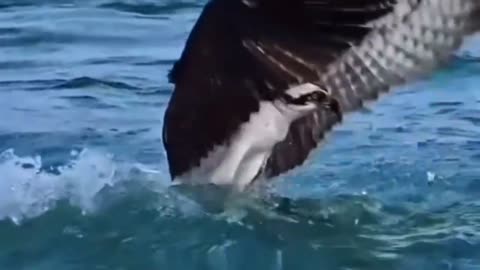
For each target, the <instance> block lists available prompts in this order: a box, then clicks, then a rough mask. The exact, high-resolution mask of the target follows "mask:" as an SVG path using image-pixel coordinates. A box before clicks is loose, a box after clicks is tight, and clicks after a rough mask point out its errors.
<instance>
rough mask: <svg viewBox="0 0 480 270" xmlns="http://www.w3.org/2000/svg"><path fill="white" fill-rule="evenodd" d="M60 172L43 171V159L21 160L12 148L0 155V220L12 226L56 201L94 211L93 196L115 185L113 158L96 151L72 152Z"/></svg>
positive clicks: (39, 212) (52, 205) (36, 214)
mask: <svg viewBox="0 0 480 270" xmlns="http://www.w3.org/2000/svg"><path fill="white" fill-rule="evenodd" d="M71 155H72V160H71V161H70V162H69V163H68V164H67V165H65V166H63V167H59V168H58V172H59V173H50V172H46V171H44V170H42V158H41V157H40V156H34V157H28V156H27V157H20V156H17V155H16V154H15V151H14V150H13V149H9V150H6V151H4V152H3V153H1V154H0V175H2V176H1V178H0V220H4V219H10V220H12V221H13V222H15V223H17V224H18V223H19V222H21V221H22V220H23V219H25V218H32V217H36V216H39V215H41V214H43V213H45V212H47V211H48V210H50V209H51V208H52V207H54V206H55V203H56V202H58V201H59V200H68V201H69V202H70V203H71V204H72V205H75V206H78V207H80V208H81V209H82V210H83V211H89V210H92V209H93V208H94V198H95V196H96V195H97V194H98V193H99V192H100V191H101V190H102V189H103V188H104V187H106V186H112V185H114V184H115V182H116V181H117V180H119V178H118V177H116V172H117V171H118V168H117V164H116V163H115V162H114V161H113V159H112V156H111V155H108V154H104V153H101V152H99V151H95V150H89V149H86V150H83V151H81V152H72V153H71Z"/></svg>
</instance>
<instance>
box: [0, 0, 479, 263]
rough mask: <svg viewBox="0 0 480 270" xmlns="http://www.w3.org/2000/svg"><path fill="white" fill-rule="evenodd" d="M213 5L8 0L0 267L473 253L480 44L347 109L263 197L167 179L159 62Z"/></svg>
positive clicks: (173, 53) (451, 258)
mask: <svg viewBox="0 0 480 270" xmlns="http://www.w3.org/2000/svg"><path fill="white" fill-rule="evenodd" d="M204 3H205V1H193V0H182V1H181V0H177V1H173V0H172V1H170V0H157V1H146V0H145V1H143V0H130V1H127V0H125V1H113V0H81V1H80V0H78V1H73V0H70V1H69V0H36V1H33V0H28V1H27V0H11V1H8V0H0V21H1V24H0V115H1V116H2V118H1V121H0V153H1V154H0V269H1V270H3V269H5V270H16V269H22V270H27V269H28V270H30V269H32V270H44V269H68V270H70V269H72V270H73V269H75V270H76V269H89V270H90V269H116V270H120V269H122V270H126V269H135V270H140V269H141V270H150V269H168V270H175V269H182V270H184V269H242V270H244V269H262V270H267V269H315V270H318V269H345V270H346V269H379V270H384V269H420V270H428V269H432V270H442V269H465V270H467V269H468V270H471V269H480V199H479V198H480V167H479V166H478V165H479V164H480V62H478V61H476V60H475V59H474V58H473V59H472V58H465V57H464V58H462V59H459V60H458V61H456V62H455V63H454V64H453V65H452V66H450V67H448V68H447V69H445V70H442V71H441V72H439V73H437V74H435V75H434V76H433V77H432V78H428V79H426V80H424V81H420V82H418V83H415V84H412V85H408V86H405V87H402V89H399V90H400V91H396V92H395V93H393V94H392V95H389V96H388V97H385V98H382V99H381V100H380V101H379V102H378V103H375V104H374V105H373V106H371V107H370V109H369V110H365V111H362V112H358V113H355V114H352V115H350V116H349V117H347V118H346V120H345V122H344V123H343V125H341V126H338V127H337V128H336V129H335V131H334V132H332V133H331V134H330V136H329V137H328V140H327V141H326V143H325V144H324V145H323V146H322V148H321V149H319V151H317V152H316V153H315V154H314V155H313V156H312V159H311V160H310V161H309V162H308V163H307V164H306V165H305V166H304V167H302V168H300V169H297V170H295V171H293V172H291V173H289V174H287V175H285V176H283V177H281V178H280V179H278V181H274V182H273V183H272V184H271V185H269V186H267V187H265V188H266V191H265V190H264V192H265V193H267V194H273V195H274V196H273V199H271V200H270V199H264V200H262V197H260V198H258V197H254V198H244V200H243V201H244V202H247V205H249V204H248V202H250V203H251V204H253V205H254V206H257V207H256V208H255V207H253V206H252V207H247V206H245V205H243V206H236V207H235V206H232V207H228V208H227V210H226V211H221V210H219V211H217V210H218V209H214V208H215V205H214V204H213V205H212V204H208V203H207V204H204V203H196V201H195V200H193V199H191V197H189V196H187V195H185V194H196V193H180V192H179V191H178V190H172V189H171V188H169V187H168V184H169V180H168V174H167V166H166V160H165V152H164V150H163V147H162V143H161V126H162V117H163V113H164V109H165V105H166V103H167V101H168V99H169V96H170V93H171V89H172V87H171V85H169V84H168V82H167V79H166V75H167V72H168V70H169V69H170V67H171V65H172V63H173V62H174V61H175V59H177V58H178V57H179V54H180V52H181V50H182V47H183V43H184V41H185V39H186V37H187V35H188V32H189V30H190V28H191V27H192V25H193V23H194V22H195V20H196V18H197V16H198V15H199V12H200V10H201V7H202V6H203V4H204ZM465 52H468V53H470V54H471V56H473V57H475V56H480V42H478V41H475V40H473V41H471V42H470V43H469V44H468V46H466V47H465V48H463V49H462V51H460V52H459V55H464V53H465ZM192 136H195V134H192ZM198 192H201V191H198ZM207 192H209V194H214V195H215V194H216V193H215V192H213V191H211V190H210V191H209V190H207ZM205 194H206V193H204V195H205ZM264 195H265V194H264ZM276 195H282V196H287V197H290V198H292V199H294V203H293V208H292V213H279V212H278V211H273V210H271V207H272V205H274V202H275V200H274V198H275V196H276ZM212 196H213V195H212ZM203 198H205V197H203ZM268 198H269V197H268ZM212 200H213V199H212ZM215 202H216V201H214V203H215ZM217 202H221V199H219V200H218V201H217Z"/></svg>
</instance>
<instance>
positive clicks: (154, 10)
mask: <svg viewBox="0 0 480 270" xmlns="http://www.w3.org/2000/svg"><path fill="white" fill-rule="evenodd" d="M202 6H203V5H202V4H201V3H199V2H198V1H189V2H182V1H168V4H164V5H158V4H154V3H126V2H119V1H116V2H110V3H104V4H101V5H99V6H98V7H100V8H108V9H114V10H118V11H122V12H128V13H135V14H141V15H159V14H171V13H173V12H179V11H181V10H182V9H190V8H199V7H202Z"/></svg>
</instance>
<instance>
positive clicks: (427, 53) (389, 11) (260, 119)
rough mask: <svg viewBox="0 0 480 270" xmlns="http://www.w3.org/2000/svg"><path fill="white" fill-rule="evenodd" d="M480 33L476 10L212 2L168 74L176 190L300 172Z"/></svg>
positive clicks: (168, 129)
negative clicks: (351, 124)
mask: <svg viewBox="0 0 480 270" xmlns="http://www.w3.org/2000/svg"><path fill="white" fill-rule="evenodd" d="M479 28H480V1H478V0H210V1H208V2H206V4H205V5H204V6H203V9H202V11H201V12H200V15H199V17H198V18H197V20H196V22H195V23H194V25H193V26H192V29H191V31H190V32H189V35H188V37H187V38H186V40H185V45H184V47H183V51H182V52H181V54H180V56H179V58H178V59H177V61H175V62H174V63H173V64H172V68H171V69H170V71H169V74H168V79H169V82H170V83H171V84H173V85H174V87H173V90H172V93H171V96H170V99H169V101H168V104H167V107H166V110H165V114H164V118H163V130H162V140H163V146H164V148H165V152H166V159H167V162H168V168H169V169H168V170H169V174H170V177H171V180H172V182H175V183H182V184H190V185H199V184H200V185H202V184H213V185H215V186H222V187H228V188H230V189H232V190H235V191H239V192H242V191H245V190H247V189H248V188H249V187H251V186H252V185H253V184H254V183H256V182H258V181H264V180H271V179H274V178H275V177H277V176H280V175H282V174H285V173H287V172H288V171H291V170H293V169H295V168H298V167H301V166H302V165H304V163H305V161H306V160H307V159H308V158H309V157H310V156H311V155H312V152H313V151H314V150H315V149H317V148H319V147H320V145H321V144H322V142H323V141H324V140H325V139H326V138H325V137H326V135H327V134H328V133H329V132H331V131H332V130H333V129H334V128H335V126H337V125H339V124H341V123H342V122H344V117H345V116H346V115H347V114H349V113H353V112H355V111H358V110H361V109H362V108H365V107H366V106H368V105H369V104H371V103H373V102H375V101H378V100H379V99H380V98H383V96H386V95H388V94H389V93H391V92H393V91H394V89H398V88H399V86H402V85H405V84H408V83H412V82H415V81H418V80H421V79H423V78H427V77H428V76H430V75H432V74H433V73H434V72H435V71H437V70H439V69H440V68H442V67H445V66H447V65H448V64H449V63H450V62H451V61H452V59H453V58H454V53H455V51H456V50H457V49H458V48H459V47H460V46H461V45H462V44H463V42H464V39H465V38H466V37H468V36H470V35H473V34H474V33H476V32H478V30H479Z"/></svg>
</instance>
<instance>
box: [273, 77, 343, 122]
mask: <svg viewBox="0 0 480 270" xmlns="http://www.w3.org/2000/svg"><path fill="white" fill-rule="evenodd" d="M281 100H282V103H283V104H284V106H285V108H286V111H288V112H290V114H292V115H293V117H294V118H300V117H302V116H304V115H306V114H308V113H311V112H313V111H315V110H317V109H319V108H322V107H323V108H325V109H328V110H331V111H332V112H334V113H335V114H336V115H338V116H341V111H340V106H339V104H338V102H337V100H336V99H334V98H333V97H332V96H330V93H329V92H328V91H326V90H323V89H321V88H320V87H318V86H317V85H314V84H310V83H307V84H302V85H299V86H296V87H292V88H290V89H288V90H287V91H285V93H283V95H282V97H281Z"/></svg>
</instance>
